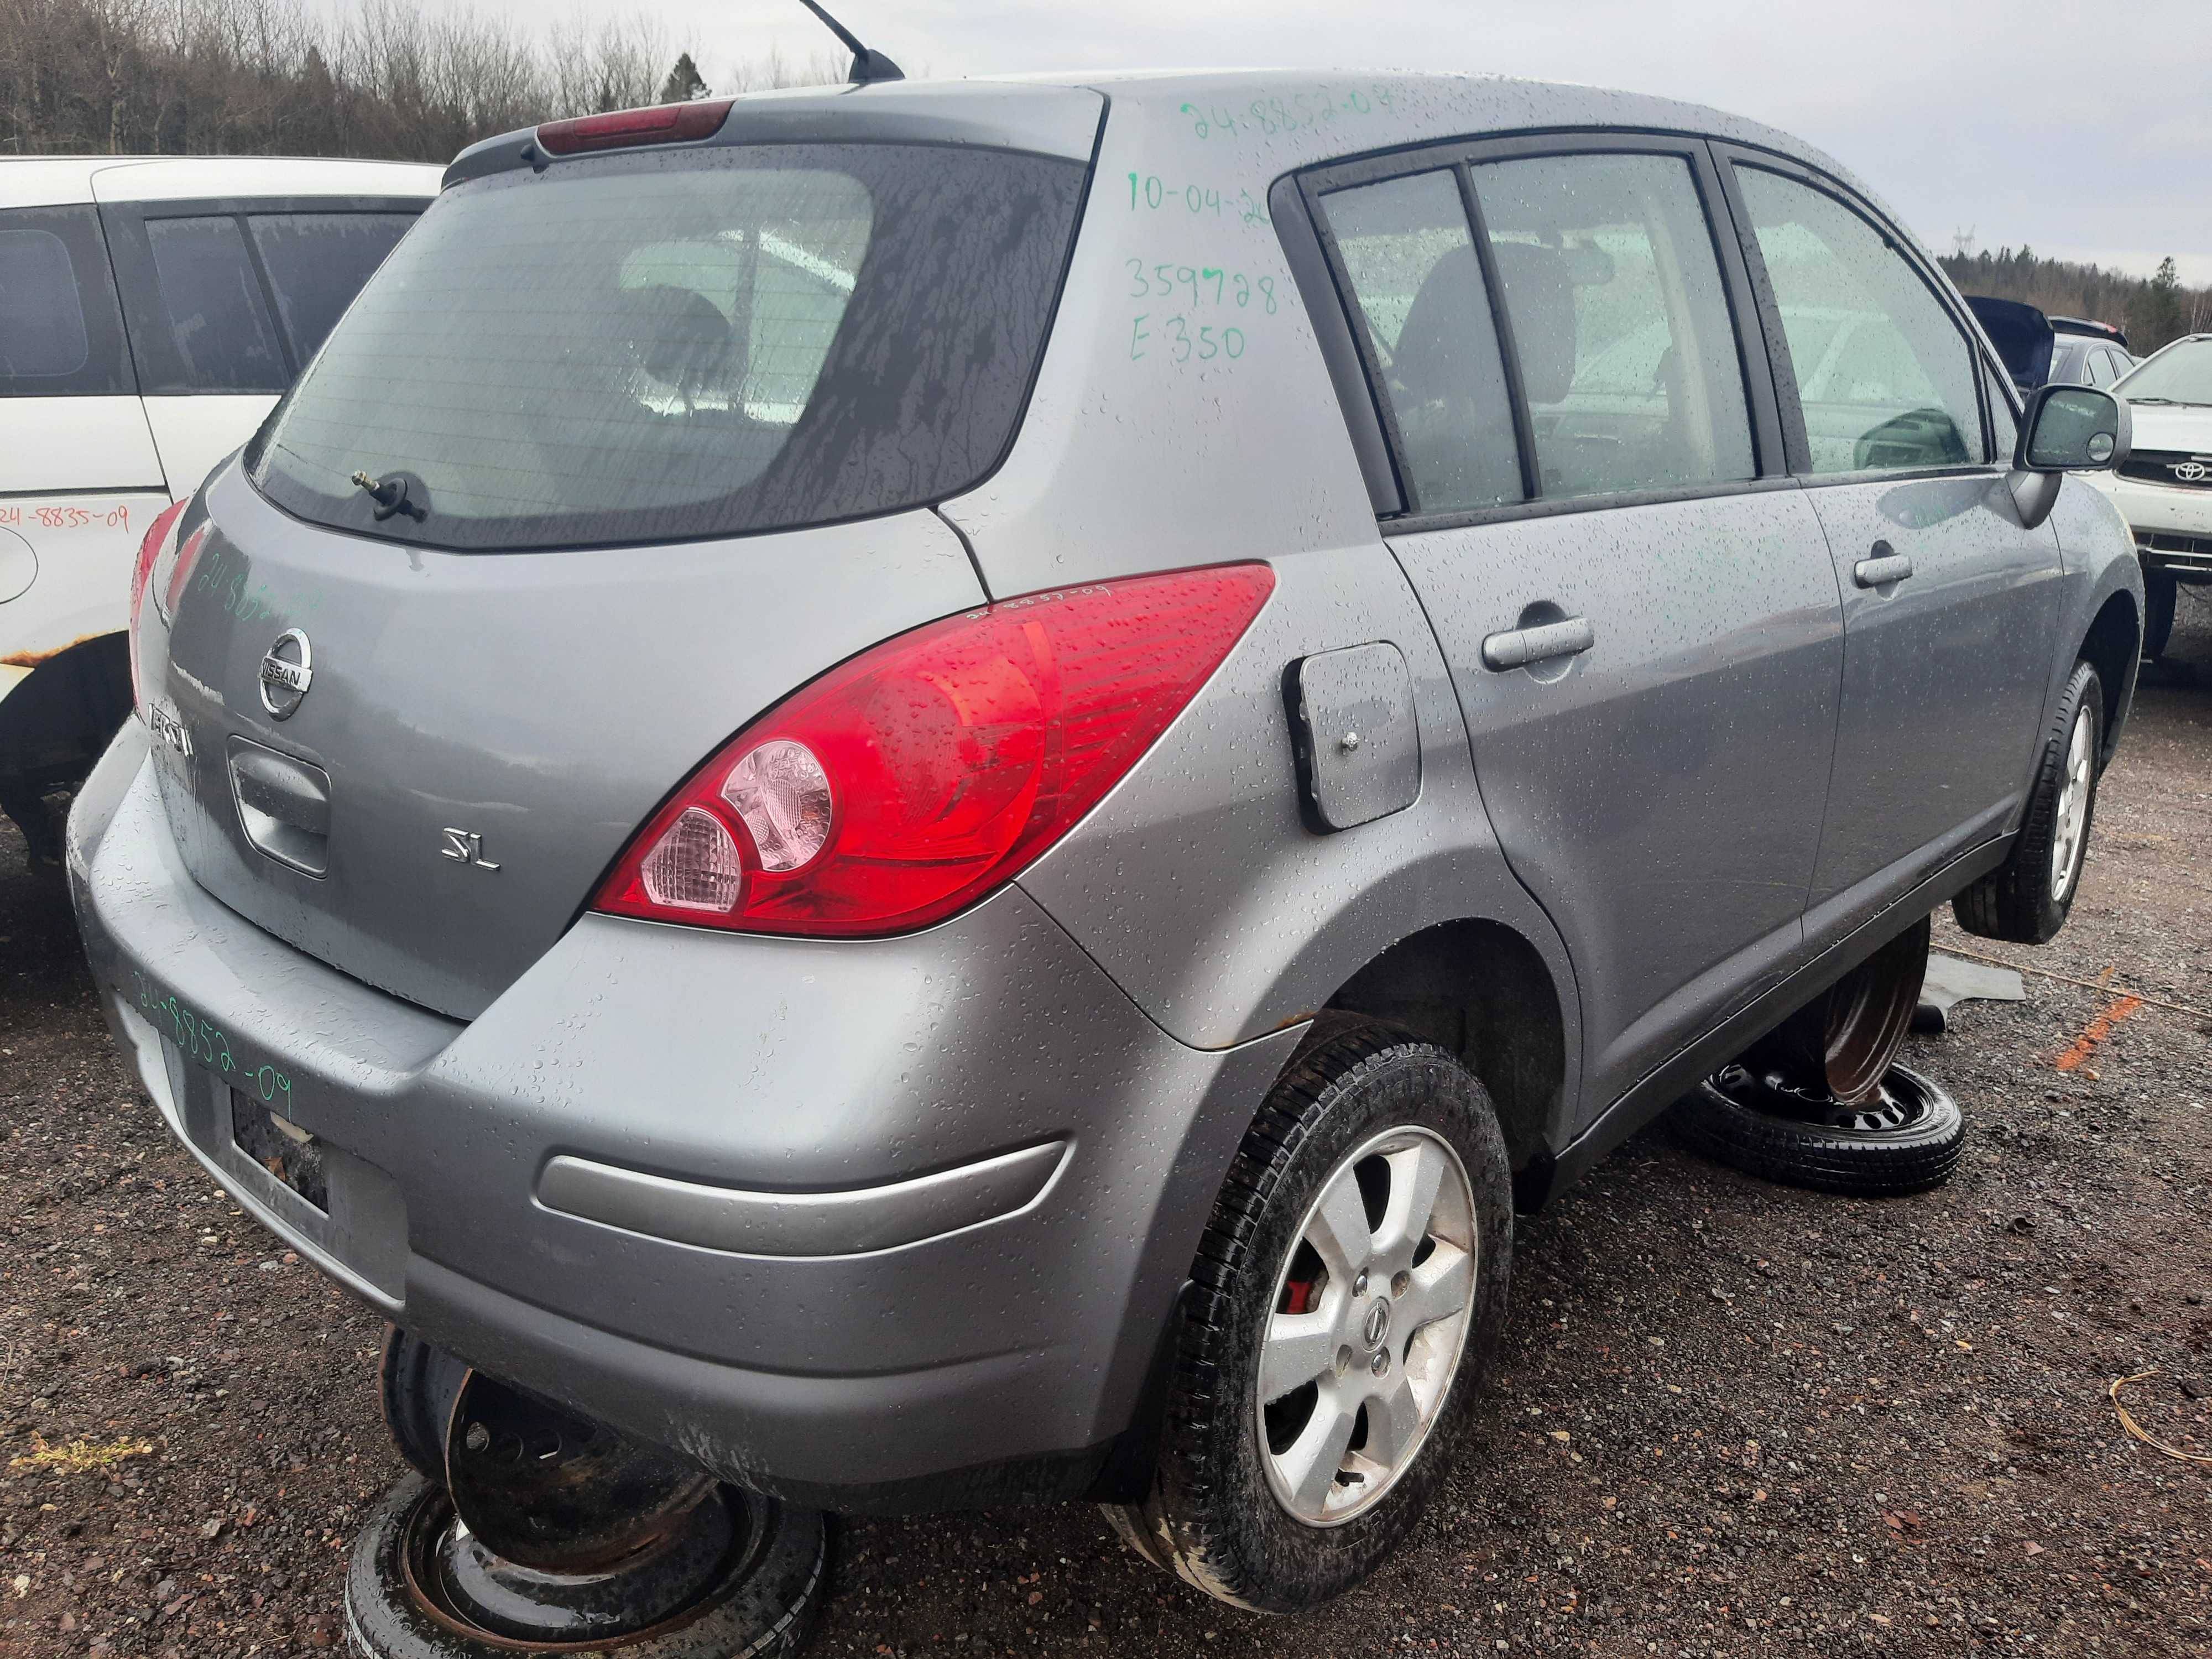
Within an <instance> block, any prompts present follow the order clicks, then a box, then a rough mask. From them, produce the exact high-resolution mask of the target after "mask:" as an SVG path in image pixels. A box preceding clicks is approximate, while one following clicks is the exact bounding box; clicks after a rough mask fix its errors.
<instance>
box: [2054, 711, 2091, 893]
mask: <svg viewBox="0 0 2212 1659" xmlns="http://www.w3.org/2000/svg"><path fill="white" fill-rule="evenodd" d="M2089 726H2090V719H2089V710H2088V709H2087V708H2084V709H2082V710H2081V713H2079V714H2076V715H2075V717H2074V735H2073V737H2072V738H2069V739H2068V741H2067V744H2066V781H2065V782H2064V783H2063V784H2061V785H2060V786H2059V789H2058V811H2057V815H2056V822H2055V823H2053V825H2052V834H2051V897H2052V898H2053V899H2054V900H2057V901H2063V900H2064V898H2065V897H2066V896H2067V894H2069V893H2070V892H2071V891H2073V890H2074V880H2075V876H2076V875H2078V874H2079V873H2080V872H2081V854H2082V852H2083V850H2084V848H2083V842H2084V840H2085V837H2084V836H2083V834H2082V831H2083V829H2084V828H2085V827H2086V826H2087V823H2088V820H2089V786H2090V782H2091V776H2090V772H2091V769H2092V768H2093V766H2094V765H2095V764H2096V744H2095V742H2094V739H2093V734H2092V733H2091V732H2090V729H2089Z"/></svg>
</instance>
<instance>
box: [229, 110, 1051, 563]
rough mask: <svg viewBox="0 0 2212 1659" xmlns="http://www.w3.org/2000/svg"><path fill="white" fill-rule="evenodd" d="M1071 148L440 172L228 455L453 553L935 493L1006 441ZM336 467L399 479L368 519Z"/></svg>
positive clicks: (324, 507) (881, 506) (330, 511)
mask: <svg viewBox="0 0 2212 1659" xmlns="http://www.w3.org/2000/svg"><path fill="white" fill-rule="evenodd" d="M1084 172H1085V169H1084V167H1083V166H1082V165H1081V164H1080V163H1078V162H1073V161H1061V160H1056V159H1053V158H1048V157H1044V156H1037V155H1025V154H1019V153H1015V152H1010V151H1003V150H994V149H984V148H981V147H975V148H954V147H941V148H938V147H923V146H914V145H904V144H889V143H876V144H843V145H804V144H800V145H791V144H762V145H744V146H738V145H730V146H718V147H714V148H711V149H703V150H690V151H685V152H683V153H680V154H673V155H671V154H667V153H633V154H625V155H606V156H594V157H588V158H580V159H576V160H571V161H562V162H560V163H558V164H556V166H554V167H551V168H550V169H548V170H547V171H546V172H544V173H533V172H530V171H527V170H523V169H517V170H514V171H512V172H505V173H495V174H492V175H490V176H488V177H485V178H481V179H475V180H472V181H470V182H467V183H465V184H461V185H456V186H454V187H453V189H451V190H448V191H447V192H446V193H445V194H444V195H443V196H441V197H439V199H438V200H437V201H436V202H435V203H434V204H432V205H431V207H430V209H429V210H428V211H427V212H426V213H425V214H424V215H423V216H422V219H421V221H420V222H418V224H417V225H416V228H415V229H414V230H413V231H412V233H411V234H409V235H408V236H407V237H406V239H405V240H404V241H402V242H401V243H400V245H399V246H398V247H397V248H396V249H395V250H394V251H393V252H392V256H391V258H389V259H388V260H387V261H386V263H385V264H384V265H383V267H382V268H381V269H380V270H379V271H378V272H377V274H376V276H374V279H372V280H371V282H370V283H369V284H368V287H367V288H366V289H363V290H362V295H361V297H360V299H359V300H358V301H356V302H355V304H354V305H353V307H351V309H349V311H348V312H347V313H346V314H345V317H344V319H343V321H341V322H340V323H339V325H337V328H336V330H335V331H333V332H332V333H331V337H330V339H329V341H328V342H327V343H326V344H325V346H324V348H323V350H322V352H321V354H320V356H318V357H317V358H316V360H315V362H314V363H313V365H312V366H311V367H310V368H308V369H307V373H306V374H304V375H302V377H301V380H300V383H299V385H298V386H296V387H295V389H294V390H293V392H291V393H290V394H289V396H288V398H286V399H285V401H284V403H283V405H282V406H281V407H280V408H279V409H278V410H277V412H276V416H275V417H274V419H273V420H272V421H271V422H270V424H269V425H268V426H267V427H265V428H264V431H263V435H262V436H261V437H259V438H258V439H257V440H256V442H255V444H254V445H253V447H252V448H251V449H250V450H249V452H248V465H249V468H250V470H251V474H252V478H253V481H254V483H256V484H257V485H258V487H259V488H260V489H262V490H263V491H264V493H265V494H266V495H268V496H269V497H270V500H272V501H275V502H276V504H277V505H279V506H280V507H284V508H285V509H286V510H287V511H289V512H292V513H297V514H299V515H301V516H302V517H304V518H307V519H310V520H314V521H316V522H319V523H324V524H327V525H330V526H333V527H336V528H339V529H344V530H349V531H356V532H362V533H366V534H372V535H377V536H382V537H386V538H393V539H400V540H406V541H411V542H419V543H422V544H428V545H433V546H440V547H449V548H454V549H459V550H485V551H490V550H508V549H520V548H531V547H555V546H580V545H591V544H611V543H621V542H632V541H635V542H647V541H666V540H679V539H688V538H703V537H710V536H723V535H736V534H741V533H744V532H753V531H763V530H770V529H785V528H790V527H793V526H800V525H807V524H823V523H829V522H834V521H836V520H843V519H852V518H859V517H863V516H866V515H870V514H874V513H887V512H891V511H895V510H897V509H900V508H902V507H915V506H920V505H922V504H924V503H926V502H929V501H938V500H942V499H943V498H945V496H948V495H955V494H957V493H958V492H960V491H961V490H963V489H967V488H969V487H970V486H972V485H973V484H975V483H978V482H980V481H981V479H982V477H985V476H986V475H987V473H988V472H989V471H990V470H991V469H992V468H993V467H994V466H995V465H997V464H998V460H999V458H1000V455H1001V454H1002V453H1004V452H1005V450H1006V446H1007V445H1008V443H1009V442H1010V441H1012V435H1013V432H1014V428H1015V425H1016V423H1017V422H1018V418H1019V416H1020V412H1021V409H1022V406H1023V404H1024V402H1025V401H1026V399H1027V398H1028V395H1029V387H1030V380H1031V378H1032V375H1033V373H1034V370H1035V368H1036V362H1037V358H1038V356H1039V354H1040V353H1041V352H1042V348H1043V344H1044V337H1045V331H1046V327H1047V325H1048V321H1049V319H1050V318H1051V315H1052V308H1053V306H1054V302H1055V301H1056V300H1057V297H1058V294H1059V289H1060V278H1061V276H1062V273H1063V271H1064V270H1065V268H1066V259H1067V254H1068V248H1069V245H1070V242H1071V240H1072V238H1073V228H1074V223H1075V212H1076V206H1077V203H1078V201H1079V197H1080V193H1081V189H1082V183H1083V177H1084ZM356 473H362V474H366V475H367V476H369V477H375V478H379V479H386V478H390V477H393V476H394V475H397V476H398V477H399V478H400V479H401V480H402V481H404V483H406V484H407V487H408V496H407V507H408V511H406V512H404V513H388V514H387V515H386V518H384V519H383V520H378V519H377V518H376V517H375V516H374V502H373V501H370V499H369V498H368V495H366V494H365V493H364V492H363V491H362V490H361V489H358V488H357V487H356V485H355V484H354V483H352V479H353V477H354V476H355V475H356Z"/></svg>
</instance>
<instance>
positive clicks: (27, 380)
mask: <svg viewBox="0 0 2212 1659" xmlns="http://www.w3.org/2000/svg"><path fill="white" fill-rule="evenodd" d="M134 390H136V387H135V386H134V384H133V382H132V379H131V366H130V360H129V356H128V355H127V354H126V353H125V350H124V346H123V314H122V312H121V309H120V308H119V307H118V305H117V303H116V299H115V279H114V277H113V276H112V274H111V273H110V271H109V270H108V264H107V246H106V241H105V240H104V239H103V238H102V237H101V235H100V215H99V211H98V210H96V209H94V208H91V207H63V208H15V209H11V210H8V211H6V212H0V398H60V397H83V396H101V395H112V394H116V393H127V392H132V391H134Z"/></svg>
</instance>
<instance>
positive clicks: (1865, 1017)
mask: <svg viewBox="0 0 2212 1659" xmlns="http://www.w3.org/2000/svg"><path fill="white" fill-rule="evenodd" d="M1932 931H1933V930H1932V929H1931V928H1930V927H1929V921H1928V919H1927V918H1926V917H1924V916H1923V918H1921V920H1920V921H1917V922H1916V923H1914V924H1913V925H1912V926H1911V927H1908V928H1906V929H1905V931H1904V932H1903V933H1899V935H1898V936H1897V937H1896V938H1895V939H1892V940H1890V942H1889V943H1888V944H1887V945H1883V946H1882V947H1881V949H1880V950H1879V951H1875V953H1874V954H1873V955H1872V956H1870V957H1868V958H1867V959H1866V960H1865V961H1864V962H1863V963H1860V964H1859V965H1858V966H1857V967H1856V968H1854V969H1851V970H1850V972H1849V973H1848V974H1845V975H1844V976H1843V977H1842V978H1841V979H1839V980H1838V981H1836V982H1835V983H1834V984H1833V985H1832V986H1830V987H1828V988H1827V989H1826V991H1824V992H1822V993H1821V994H1820V995H1819V996H1817V997H1815V998H1814V999H1813V1000H1812V1001H1811V1002H1810V1003H1808V1004H1807V1005H1806V1006H1804V1007H1802V1008H1801V1009H1799V1010H1798V1011H1797V1012H1796V1013H1794V1014H1792V1015H1790V1018H1788V1019H1785V1020H1784V1021H1783V1022H1782V1024H1780V1025H1778V1026H1777V1027H1776V1028H1775V1029H1774V1030H1772V1031H1771V1032H1769V1033H1768V1034H1767V1035H1766V1036H1764V1037H1762V1038H1760V1039H1759V1042H1758V1043H1757V1044H1755V1045H1754V1046H1753V1048H1752V1051H1751V1052H1750V1053H1749V1054H1746V1055H1745V1056H1744V1059H1743V1064H1744V1066H1745V1068H1746V1069H1747V1070H1748V1071H1751V1072H1753V1073H1757V1074H1759V1075H1760V1076H1765V1075H1766V1074H1767V1073H1770V1072H1778V1073H1781V1075H1782V1076H1783V1077H1784V1078H1785V1079H1788V1081H1789V1082H1790V1083H1791V1084H1792V1085H1798V1086H1801V1087H1803V1088H1805V1089H1808V1090H1812V1091H1816V1092H1818V1093H1820V1094H1822V1095H1825V1096H1826V1097H1827V1098H1829V1099H1831V1100H1835V1101H1840V1102H1842V1103H1844V1104H1846V1105H1855V1104H1857V1103H1859V1102H1861V1101H1866V1100H1871V1099H1872V1098H1873V1097H1875V1094H1876V1092H1877V1091H1879V1090H1880V1089H1881V1083H1882V1079H1883V1078H1884V1077H1885V1076H1886V1075H1887V1073H1888V1071H1889V1068H1890V1066H1891V1063H1892V1062H1893V1061H1894V1060H1896V1058H1897V1055H1898V1051H1899V1050H1900V1049H1901V1048H1904V1047H1905V1038H1906V1037H1907V1036H1910V1035H1911V1030H1912V1013H1913V1010H1914V1009H1916V1008H1917V1007H1918V1006H1920V987H1921V986H1922V984H1923V982H1925V981H1926V979H1927V977H1928V945H1929V939H1930V938H1931V937H1932Z"/></svg>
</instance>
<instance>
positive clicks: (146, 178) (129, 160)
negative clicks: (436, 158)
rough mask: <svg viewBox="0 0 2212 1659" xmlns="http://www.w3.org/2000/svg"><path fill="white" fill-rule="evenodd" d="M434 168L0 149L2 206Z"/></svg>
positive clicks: (256, 189) (166, 197) (433, 185)
mask: <svg viewBox="0 0 2212 1659" xmlns="http://www.w3.org/2000/svg"><path fill="white" fill-rule="evenodd" d="M437 189H438V169H437V168H436V167H425V166H422V165H419V164H416V163H414V162H407V161H344V160H332V159H329V158H325V157H317V156H292V155H22V156H0V208H21V207H60V206H67V205H72V204H79V203H87V202H93V201H101V202H157V201H189V200H197V199H204V198H206V197H255V196H387V197H388V196H402V197H404V196H415V197H423V198H425V199H428V197H431V196H434V195H435V194H436V193H437Z"/></svg>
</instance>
